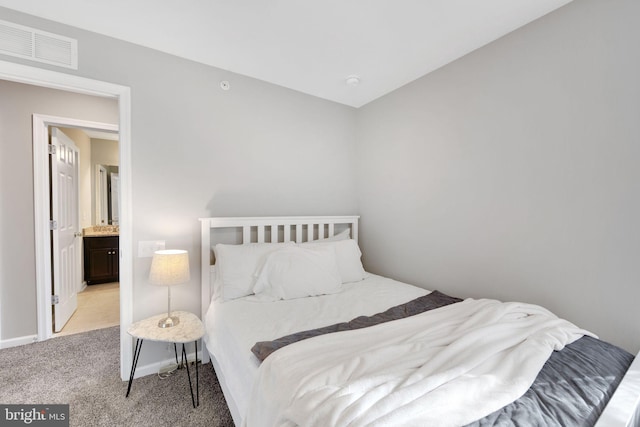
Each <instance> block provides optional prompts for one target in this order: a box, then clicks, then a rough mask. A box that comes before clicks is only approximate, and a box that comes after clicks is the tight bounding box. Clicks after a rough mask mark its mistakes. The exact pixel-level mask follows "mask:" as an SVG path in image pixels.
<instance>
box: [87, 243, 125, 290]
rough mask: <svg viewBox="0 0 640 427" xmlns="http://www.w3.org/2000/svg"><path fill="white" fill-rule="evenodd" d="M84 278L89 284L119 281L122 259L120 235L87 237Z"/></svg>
mask: <svg viewBox="0 0 640 427" xmlns="http://www.w3.org/2000/svg"><path fill="white" fill-rule="evenodd" d="M83 242H84V280H85V281H86V282H87V285H95V284H96V283H107V282H117V281H118V280H119V278H118V275H119V268H120V259H119V256H118V253H119V247H120V243H119V237H118V236H96V237H85V238H84V240H83Z"/></svg>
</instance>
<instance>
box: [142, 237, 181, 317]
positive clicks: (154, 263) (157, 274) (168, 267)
mask: <svg viewBox="0 0 640 427" xmlns="http://www.w3.org/2000/svg"><path fill="white" fill-rule="evenodd" d="M189 278H190V276H189V254H188V252H187V251H184V250H180V249H168V250H162V251H156V252H154V254H153V259H152V260H151V270H150V271H149V282H150V283H151V284H152V285H158V286H166V287H167V296H168V304H167V317H166V319H162V320H160V322H158V326H159V327H161V328H171V327H173V326H176V325H177V324H179V323H180V319H179V318H178V317H177V316H173V317H171V286H173V285H180V284H182V283H187V282H188V281H189Z"/></svg>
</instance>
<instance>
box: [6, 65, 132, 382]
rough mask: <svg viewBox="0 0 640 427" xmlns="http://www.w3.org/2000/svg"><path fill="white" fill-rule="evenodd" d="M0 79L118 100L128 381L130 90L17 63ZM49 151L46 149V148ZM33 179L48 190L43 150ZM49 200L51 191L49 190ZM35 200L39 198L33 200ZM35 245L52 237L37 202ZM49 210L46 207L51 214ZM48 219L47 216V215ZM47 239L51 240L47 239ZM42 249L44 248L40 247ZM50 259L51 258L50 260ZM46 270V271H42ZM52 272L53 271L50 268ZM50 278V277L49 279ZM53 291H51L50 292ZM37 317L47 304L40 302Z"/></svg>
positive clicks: (123, 359)
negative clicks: (43, 182)
mask: <svg viewBox="0 0 640 427" xmlns="http://www.w3.org/2000/svg"><path fill="white" fill-rule="evenodd" d="M0 79H2V80H9V81H14V82H18V83H25V84H30V85H34V86H42V87H48V88H52V89H59V90H64V91H68V92H75V93H81V94H85V95H93V96H100V97H106V98H115V99H117V100H118V121H119V123H118V125H119V143H120V145H119V148H120V160H119V162H120V165H119V171H120V203H121V204H120V218H121V221H120V377H121V379H122V380H126V379H127V378H128V375H127V374H128V369H129V367H130V366H131V362H132V359H133V340H132V338H131V336H129V334H127V332H126V331H127V328H128V327H129V325H130V324H131V323H132V322H133V249H132V248H133V231H132V230H133V225H132V219H133V211H132V179H131V178H132V165H131V88H129V87H128V86H122V85H118V84H114V83H108V82H103V81H100V80H93V79H88V78H85V77H80V76H76V75H71V74H65V73H61V72H58V71H52V70H47V69H43V68H36V67H31V66H27V65H22V64H17V63H14V62H7V61H0ZM45 149H46V147H45ZM33 156H34V179H35V178H36V176H35V173H37V174H38V177H37V178H38V181H34V187H38V186H40V187H42V186H43V184H42V176H43V173H44V172H43V171H46V175H47V177H46V185H47V186H48V180H49V178H48V169H49V164H48V161H46V162H44V163H45V164H46V166H45V168H44V169H42V165H43V158H44V159H45V160H47V156H48V154H47V155H45V153H44V152H43V150H34V153H33ZM46 192H47V198H48V189H47V191H46ZM34 197H36V196H34ZM34 202H35V203H37V204H36V205H35V206H34V214H35V232H36V244H38V242H42V240H39V239H38V237H37V236H44V235H46V236H49V222H48V221H49V220H48V218H47V219H46V221H45V220H43V218H42V216H43V215H42V211H43V209H37V208H36V207H37V206H38V207H41V204H42V200H37V199H36V200H34ZM48 209H49V206H46V211H47V212H48ZM47 216H48V214H47ZM47 239H48V237H47ZM39 246H40V249H42V248H41V246H42V245H39ZM44 255H45V254H44V253H43V252H42V251H41V250H39V249H38V247H36V287H37V289H40V291H39V292H42V289H44V288H43V286H44V283H45V282H46V279H45V274H46V273H45V270H46V268H47V267H46V265H47V263H48V261H46V260H47V258H45V256H44ZM49 259H50V258H49ZM43 266H44V268H43ZM49 268H50V267H49ZM49 277H50V276H49ZM49 289H50V288H49ZM36 304H37V309H38V313H40V312H43V311H44V310H41V309H40V306H41V305H42V304H46V301H45V300H41V298H37V301H36ZM41 317H42V316H38V339H40V336H41V329H40V328H41V326H40V323H41V322H40V318H41Z"/></svg>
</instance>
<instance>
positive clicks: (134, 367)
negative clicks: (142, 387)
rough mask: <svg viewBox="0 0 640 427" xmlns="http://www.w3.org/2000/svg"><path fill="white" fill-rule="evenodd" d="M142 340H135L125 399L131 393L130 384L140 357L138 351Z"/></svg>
mask: <svg viewBox="0 0 640 427" xmlns="http://www.w3.org/2000/svg"><path fill="white" fill-rule="evenodd" d="M143 341H144V340H142V339H140V338H138V339H136V349H135V350H134V352H133V363H132V364H131V374H129V386H128V387H127V395H126V396H125V397H129V393H130V392H131V384H133V376H134V375H135V373H136V367H137V366H138V358H139V357H140V350H141V349H142V342H143Z"/></svg>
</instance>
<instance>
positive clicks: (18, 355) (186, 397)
mask: <svg viewBox="0 0 640 427" xmlns="http://www.w3.org/2000/svg"><path fill="white" fill-rule="evenodd" d="M143 351H144V349H143ZM119 353H120V344H119V328H118V327H111V328H107V329H98V330H94V331H90V332H84V333H79V334H75V335H69V336H63V337H57V338H53V339H50V340H48V341H43V342H38V343H33V344H28V345H24V346H20V347H13V348H8V349H3V350H0V402H2V403H3V404H14V403H15V404H54V403H67V404H69V405H70V407H69V409H70V425H71V426H78V427H94V426H95V427H99V426H127V427H129V426H185V427H186V426H203V427H204V426H207V427H216V426H233V421H232V419H231V415H230V413H229V410H228V408H227V406H226V403H225V401H224V397H223V395H222V391H221V390H220V386H219V384H218V381H217V378H216V377H215V373H214V371H213V369H212V368H211V364H207V365H204V366H202V367H200V406H199V407H198V408H196V409H194V408H193V406H192V404H191V395H190V393H189V382H188V380H187V376H186V373H185V372H184V371H182V370H181V371H176V373H175V374H174V375H171V376H169V377H168V378H166V379H160V378H158V376H157V375H150V376H147V377H143V378H137V379H135V380H134V382H133V387H132V389H131V394H130V395H129V397H128V398H125V394H126V391H127V382H124V381H122V380H121V379H120V372H119V371H120V368H119V365H120V354H119ZM192 375H194V373H193V372H192ZM192 378H194V379H195V377H192ZM194 385H195V384H194Z"/></svg>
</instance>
